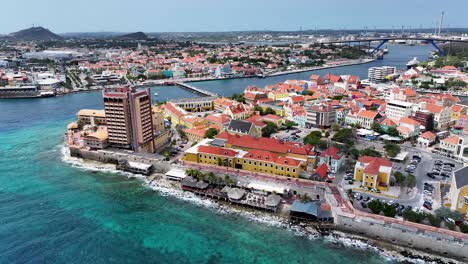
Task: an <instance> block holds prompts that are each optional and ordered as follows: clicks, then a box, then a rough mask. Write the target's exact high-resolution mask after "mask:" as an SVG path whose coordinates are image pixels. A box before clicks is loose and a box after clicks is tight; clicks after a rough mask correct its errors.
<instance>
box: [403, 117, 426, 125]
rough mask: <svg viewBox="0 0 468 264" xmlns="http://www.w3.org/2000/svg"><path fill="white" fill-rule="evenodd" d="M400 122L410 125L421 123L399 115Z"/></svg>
mask: <svg viewBox="0 0 468 264" xmlns="http://www.w3.org/2000/svg"><path fill="white" fill-rule="evenodd" d="M401 123H405V124H410V125H413V126H420V125H421V124H420V123H419V122H418V121H416V120H414V119H411V118H409V117H401V118H400V124H401Z"/></svg>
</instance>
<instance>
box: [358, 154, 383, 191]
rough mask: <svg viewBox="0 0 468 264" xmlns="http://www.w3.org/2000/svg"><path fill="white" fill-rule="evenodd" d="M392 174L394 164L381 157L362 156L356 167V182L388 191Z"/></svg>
mask: <svg viewBox="0 0 468 264" xmlns="http://www.w3.org/2000/svg"><path fill="white" fill-rule="evenodd" d="M391 173H392V162H391V161H389V160H387V159H384V158H379V157H370V156H362V157H360V158H359V159H358V161H357V162H356V165H355V167H354V180H355V181H358V182H361V183H362V186H364V187H368V188H371V189H377V190H381V191H387V190H388V186H389V183H390V175H391Z"/></svg>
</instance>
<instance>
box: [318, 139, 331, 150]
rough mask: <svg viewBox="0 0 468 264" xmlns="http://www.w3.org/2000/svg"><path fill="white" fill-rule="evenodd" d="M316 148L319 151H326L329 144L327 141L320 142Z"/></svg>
mask: <svg viewBox="0 0 468 264" xmlns="http://www.w3.org/2000/svg"><path fill="white" fill-rule="evenodd" d="M316 147H317V148H319V149H326V148H327V147H328V143H327V141H325V140H320V141H319V142H318V144H317V146H316Z"/></svg>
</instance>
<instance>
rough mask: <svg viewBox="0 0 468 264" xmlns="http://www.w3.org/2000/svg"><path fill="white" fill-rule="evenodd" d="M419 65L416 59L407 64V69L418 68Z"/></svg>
mask: <svg viewBox="0 0 468 264" xmlns="http://www.w3.org/2000/svg"><path fill="white" fill-rule="evenodd" d="M418 64H419V61H418V58H416V57H414V58H413V59H412V60H410V61H408V63H406V67H408V69H411V68H413V67H416V66H418Z"/></svg>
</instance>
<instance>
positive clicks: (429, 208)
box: [423, 203, 432, 211]
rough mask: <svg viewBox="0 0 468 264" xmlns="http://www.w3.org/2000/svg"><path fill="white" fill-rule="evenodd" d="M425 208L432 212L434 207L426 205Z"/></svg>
mask: <svg viewBox="0 0 468 264" xmlns="http://www.w3.org/2000/svg"><path fill="white" fill-rule="evenodd" d="M423 206H424V208H426V209H427V210H429V211H432V206H431V205H429V204H426V203H425V204H423Z"/></svg>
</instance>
